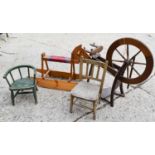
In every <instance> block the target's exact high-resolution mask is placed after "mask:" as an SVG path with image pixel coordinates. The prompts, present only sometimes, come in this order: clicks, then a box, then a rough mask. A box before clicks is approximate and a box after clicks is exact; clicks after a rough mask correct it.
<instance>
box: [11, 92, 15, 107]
mask: <svg viewBox="0 0 155 155" xmlns="http://www.w3.org/2000/svg"><path fill="white" fill-rule="evenodd" d="M11 101H12V105H13V106H14V105H15V101H14V93H13V90H11Z"/></svg>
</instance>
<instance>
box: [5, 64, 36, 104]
mask: <svg viewBox="0 0 155 155" xmlns="http://www.w3.org/2000/svg"><path fill="white" fill-rule="evenodd" d="M3 78H4V79H6V81H7V83H8V85H9V89H10V91H11V100H12V105H15V102H14V99H15V97H16V96H17V95H18V94H28V93H33V95H34V99H35V103H36V104H37V93H36V91H37V85H36V68H35V67H33V66H31V65H19V66H16V67H13V68H10V69H9V70H8V71H7V72H6V73H5V75H4V76H3Z"/></svg>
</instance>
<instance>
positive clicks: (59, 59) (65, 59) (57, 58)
mask: <svg viewBox="0 0 155 155" xmlns="http://www.w3.org/2000/svg"><path fill="white" fill-rule="evenodd" d="M46 59H47V60H48V61H53V62H62V63H71V58H68V57H62V56H54V55H52V56H47V57H46Z"/></svg>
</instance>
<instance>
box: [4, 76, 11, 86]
mask: <svg viewBox="0 0 155 155" xmlns="http://www.w3.org/2000/svg"><path fill="white" fill-rule="evenodd" d="M5 79H6V81H7V83H8V85H9V87H10V86H11V84H10V82H9V80H8V78H7V77H6V78H5Z"/></svg>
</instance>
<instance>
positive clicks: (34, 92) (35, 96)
mask: <svg viewBox="0 0 155 155" xmlns="http://www.w3.org/2000/svg"><path fill="white" fill-rule="evenodd" d="M33 95H34V99H35V103H36V104H37V103H38V101H37V92H36V87H34V88H33Z"/></svg>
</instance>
